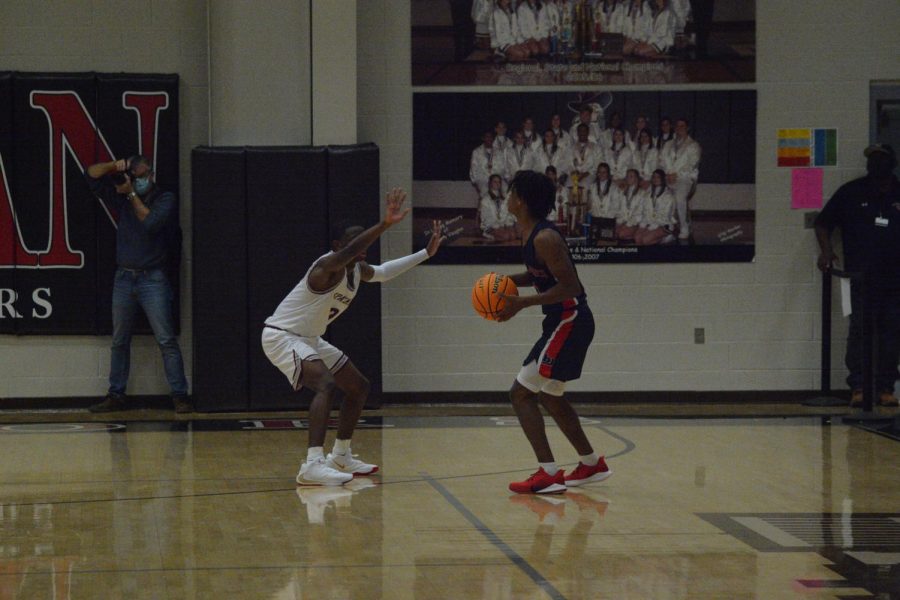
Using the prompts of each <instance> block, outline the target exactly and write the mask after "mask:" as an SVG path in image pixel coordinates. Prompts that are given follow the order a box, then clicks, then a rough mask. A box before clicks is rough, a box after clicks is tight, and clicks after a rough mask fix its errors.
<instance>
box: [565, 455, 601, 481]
mask: <svg viewBox="0 0 900 600" xmlns="http://www.w3.org/2000/svg"><path fill="white" fill-rule="evenodd" d="M610 475H612V470H610V468H609V467H608V466H606V461H605V460H603V457H602V456H601V457H600V460H598V461H597V464H596V465H594V466H593V467H589V466H587V465H586V464H584V463H581V462H579V463H578V466H577V467H575V470H574V471H572V472H571V473H569V474H568V475H566V485H567V486H569V487H577V486H579V485H584V484H586V483H595V482H597V481H603V480H604V479H608V478H609V476H610Z"/></svg>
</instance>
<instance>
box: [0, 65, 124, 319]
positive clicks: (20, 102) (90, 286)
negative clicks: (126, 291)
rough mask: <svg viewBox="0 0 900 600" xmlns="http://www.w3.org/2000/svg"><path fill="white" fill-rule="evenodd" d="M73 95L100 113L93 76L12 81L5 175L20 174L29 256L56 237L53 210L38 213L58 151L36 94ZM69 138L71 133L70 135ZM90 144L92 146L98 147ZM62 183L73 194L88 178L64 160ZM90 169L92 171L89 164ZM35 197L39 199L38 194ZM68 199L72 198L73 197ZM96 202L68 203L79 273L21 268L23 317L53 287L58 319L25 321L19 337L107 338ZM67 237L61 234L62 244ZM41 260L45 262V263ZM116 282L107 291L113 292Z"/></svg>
mask: <svg viewBox="0 0 900 600" xmlns="http://www.w3.org/2000/svg"><path fill="white" fill-rule="evenodd" d="M34 90H41V91H74V92H75V93H77V94H78V96H79V97H80V98H82V99H83V101H84V103H85V108H86V109H87V111H88V112H89V113H94V112H95V110H96V104H95V102H94V101H95V99H96V92H95V90H96V83H95V78H94V75H93V74H92V73H65V74H63V73H60V74H51V73H18V74H16V75H14V76H13V92H12V99H13V108H12V112H13V115H14V119H13V140H14V143H15V155H14V156H13V160H12V161H11V162H12V164H9V163H6V168H7V169H8V171H7V175H11V174H14V175H13V176H12V178H11V181H10V182H9V183H10V194H11V196H12V203H13V207H14V209H15V212H16V219H17V222H18V226H19V228H20V230H21V232H22V237H23V238H24V240H23V241H24V242H25V246H26V247H27V248H30V249H38V248H40V249H44V248H46V247H47V245H48V243H49V241H48V237H49V232H50V231H51V226H50V220H51V211H50V210H48V209H47V208H44V209H43V210H35V209H34V206H35V205H36V204H37V203H40V204H38V205H42V206H44V207H46V206H48V204H47V203H48V198H50V189H51V179H52V171H51V169H49V168H47V165H49V164H50V161H51V156H52V151H51V148H50V144H49V142H48V140H49V139H50V126H49V125H48V123H47V117H46V116H45V114H44V112H42V111H40V110H35V109H33V108H31V100H32V98H31V92H32V91H34ZM70 135H71V133H70ZM93 143H94V142H93V141H89V142H88V144H93ZM65 164H66V171H65V175H66V178H65V181H64V184H65V186H66V188H67V189H68V190H73V191H74V190H79V189H84V188H85V187H86V186H85V185H84V178H83V176H82V174H81V172H80V169H79V167H78V164H77V163H76V162H75V161H73V160H72V159H71V157H69V156H66V163H65ZM85 166H87V165H85ZM36 192H37V193H36ZM67 196H68V194H67ZM96 210H97V208H96V202H94V201H93V199H92V198H91V197H90V196H86V195H85V196H82V195H80V194H75V193H73V194H72V196H71V197H68V198H67V202H66V221H67V224H68V245H69V247H71V248H72V249H73V250H76V249H77V251H79V252H83V253H84V266H83V267H81V268H68V269H53V270H52V271H49V272H50V273H52V279H50V276H48V270H44V269H24V268H17V269H16V286H17V287H18V288H19V292H20V294H22V295H23V296H25V297H24V298H23V297H20V300H21V301H23V302H22V304H21V306H22V308H20V309H19V311H20V312H26V311H28V312H30V311H31V310H32V309H31V307H30V306H27V305H26V304H25V302H24V301H26V300H30V298H28V297H27V296H28V295H29V294H31V292H32V290H35V289H37V288H42V287H43V288H50V289H51V293H52V294H53V295H54V296H55V297H52V296H51V301H52V303H53V313H52V316H51V317H50V318H47V319H20V320H19V322H18V323H17V324H16V333H17V334H25V335H36V334H63V333H65V334H77V335H95V334H98V333H101V332H102V330H101V329H100V328H99V327H98V321H97V314H96V313H95V312H94V310H95V309H94V307H95V306H96V304H97V300H98V295H99V293H100V289H98V287H97V264H98V262H99V256H100V255H99V254H98V247H97V229H96V219H95V212H96ZM60 235H62V232H61V231H57V232H56V236H57V237H56V239H57V241H59V237H58V236H60ZM42 260H44V258H43V257H42ZM111 283H112V280H110V284H109V288H107V289H111V288H112V285H111Z"/></svg>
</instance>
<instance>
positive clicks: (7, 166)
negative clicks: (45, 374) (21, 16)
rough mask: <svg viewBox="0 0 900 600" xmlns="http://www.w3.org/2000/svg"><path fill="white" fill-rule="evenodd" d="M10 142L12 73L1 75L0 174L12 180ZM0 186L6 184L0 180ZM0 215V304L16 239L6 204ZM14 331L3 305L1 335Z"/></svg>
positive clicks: (10, 283) (11, 285)
mask: <svg viewBox="0 0 900 600" xmlns="http://www.w3.org/2000/svg"><path fill="white" fill-rule="evenodd" d="M12 150H13V143H12V73H8V72H0V158H2V159H3V171H4V174H5V175H6V177H7V178H8V177H11V176H12V173H11V168H12V165H13V156H12ZM0 185H5V183H4V182H3V181H0ZM5 196H6V190H5V189H0V201H6V202H11V199H10V198H6V199H5V200H4V197H5ZM0 215H4V216H6V217H7V219H8V220H6V221H5V222H4V223H0V227H2V229H0V233H2V234H3V235H0V244H3V246H4V247H3V248H2V249H0V256H2V257H7V263H6V264H5V265H2V266H0V290H6V291H0V303H2V302H4V301H6V300H9V298H10V297H11V296H12V292H11V291H10V290H15V289H16V285H15V277H16V269H14V268H11V267H9V264H11V263H12V261H13V260H14V253H13V249H14V247H15V240H14V239H13V231H14V229H15V225H14V224H13V223H12V208H11V206H10V205H9V204H7V205H6V206H0ZM15 331H16V319H13V318H11V316H10V314H9V312H7V311H6V310H5V309H4V307H3V306H0V334H11V333H15Z"/></svg>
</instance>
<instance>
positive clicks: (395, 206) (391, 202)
mask: <svg viewBox="0 0 900 600" xmlns="http://www.w3.org/2000/svg"><path fill="white" fill-rule="evenodd" d="M404 201H406V192H404V191H403V190H402V189H400V188H394V189H392V190H391V191H390V192H388V195H387V200H386V204H387V206H386V208H385V213H384V223H385V225H387V226H389V227H390V226H391V225H396V224H397V223H399V222H400V221H402V220H403V217H405V216H406V215H407V213H409V211H410V210H412V209H410V208H405V209H404V208H403V202H404Z"/></svg>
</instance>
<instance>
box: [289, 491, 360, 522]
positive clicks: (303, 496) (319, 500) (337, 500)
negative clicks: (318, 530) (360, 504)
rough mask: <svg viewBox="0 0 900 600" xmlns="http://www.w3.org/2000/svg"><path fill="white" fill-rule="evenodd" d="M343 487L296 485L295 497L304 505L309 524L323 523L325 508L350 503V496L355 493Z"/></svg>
mask: <svg viewBox="0 0 900 600" xmlns="http://www.w3.org/2000/svg"><path fill="white" fill-rule="evenodd" d="M355 493H356V492H354V491H353V490H348V489H347V488H345V487H298V488H297V497H298V498H300V502H302V503H303V504H304V505H305V506H306V518H307V519H308V520H309V522H310V523H311V524H314V525H322V524H324V523H325V510H326V509H327V508H328V507H329V506H331V507H332V508H333V509H337V508H339V507H347V506H349V505H350V497H351V496H353V494H355Z"/></svg>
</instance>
